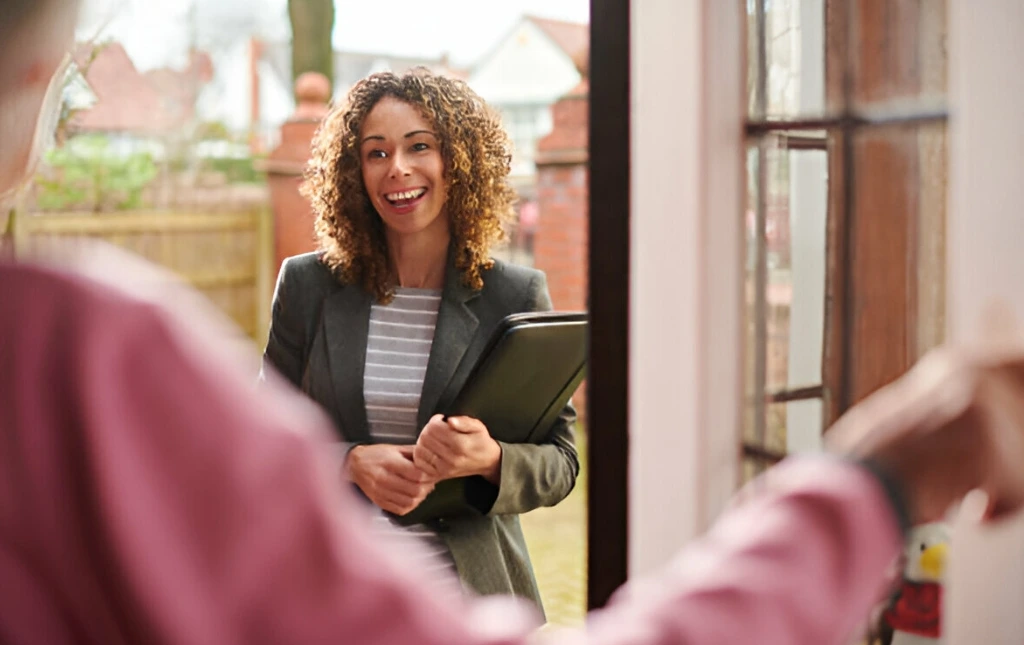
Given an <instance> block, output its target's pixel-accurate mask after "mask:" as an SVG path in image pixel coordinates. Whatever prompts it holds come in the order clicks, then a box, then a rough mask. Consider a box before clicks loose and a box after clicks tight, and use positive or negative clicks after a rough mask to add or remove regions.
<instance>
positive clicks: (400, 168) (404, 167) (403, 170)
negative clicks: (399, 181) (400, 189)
mask: <svg viewBox="0 0 1024 645" xmlns="http://www.w3.org/2000/svg"><path fill="white" fill-rule="evenodd" d="M408 174H409V164H408V163H407V160H406V158H405V155H403V154H402V153H401V152H396V153H395V154H394V155H392V157H391V176H392V177H401V176H404V175H408Z"/></svg>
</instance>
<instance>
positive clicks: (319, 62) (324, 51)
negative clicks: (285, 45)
mask: <svg viewBox="0 0 1024 645" xmlns="http://www.w3.org/2000/svg"><path fill="white" fill-rule="evenodd" d="M288 17H289V19H290V20H291V23H292V80H293V82H294V80H295V79H297V78H298V77H299V76H300V75H301V74H303V73H305V72H320V73H321V74H323V75H324V76H326V77H327V79H328V80H329V81H330V82H331V84H332V85H333V83H334V48H333V47H332V46H331V32H332V31H334V0H288Z"/></svg>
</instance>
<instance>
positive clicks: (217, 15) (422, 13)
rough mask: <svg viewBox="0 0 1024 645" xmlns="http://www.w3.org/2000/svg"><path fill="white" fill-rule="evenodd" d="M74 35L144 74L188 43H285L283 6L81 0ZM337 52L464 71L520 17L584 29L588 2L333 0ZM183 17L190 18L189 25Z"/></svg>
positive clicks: (265, 0) (180, 54)
mask: <svg viewBox="0 0 1024 645" xmlns="http://www.w3.org/2000/svg"><path fill="white" fill-rule="evenodd" d="M85 3H86V4H85V11H84V15H83V17H82V27H81V29H80V33H79V35H80V36H81V37H89V36H91V35H93V34H95V33H96V31H97V29H98V27H99V26H100V25H106V28H105V30H104V31H103V35H104V36H106V37H110V38H112V39H114V40H118V41H120V42H121V43H123V44H124V45H125V47H126V49H127V50H128V54H129V55H130V56H131V57H132V60H134V61H135V64H136V65H137V66H138V67H139V68H140V69H143V70H146V69H150V68H153V67H160V66H163V65H179V64H181V63H182V62H183V61H184V54H185V52H186V51H187V48H188V44H189V42H190V41H196V42H198V43H199V45H200V46H201V47H204V48H206V49H216V48H218V47H226V46H227V45H229V44H230V43H231V42H232V41H237V40H238V39H244V38H246V37H247V36H248V35H250V34H253V33H257V34H260V35H262V36H263V37H265V38H269V39H279V40H288V39H289V37H290V27H289V25H288V13H287V0H85ZM335 6H336V12H337V17H336V21H335V29H334V44H335V47H337V48H343V49H349V50H354V51H366V52H374V53H387V54H407V55H423V56H434V55H439V54H441V53H443V52H448V53H449V54H450V55H451V57H452V60H453V61H454V62H456V63H459V64H468V63H471V62H473V61H475V60H476V59H477V58H478V57H479V56H481V55H482V54H484V53H485V52H486V51H487V49H488V47H490V46H491V45H493V44H494V43H496V42H497V40H498V39H499V38H500V37H501V36H502V34H503V33H504V32H505V31H506V30H508V29H510V28H511V26H512V24H513V23H514V22H515V20H516V19H517V18H518V17H519V16H520V15H521V14H524V13H530V14H534V15H539V16H544V17H549V18H558V19H563V20H572V21H576V22H587V20H588V13H589V0H336V3H335ZM190 16H192V18H191V19H190Z"/></svg>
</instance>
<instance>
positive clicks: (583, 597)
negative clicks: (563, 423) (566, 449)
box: [521, 429, 587, 626]
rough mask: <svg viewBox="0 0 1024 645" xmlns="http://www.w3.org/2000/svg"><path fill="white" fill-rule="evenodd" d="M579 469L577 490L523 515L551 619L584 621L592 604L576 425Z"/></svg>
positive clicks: (581, 446) (582, 440)
mask: <svg viewBox="0 0 1024 645" xmlns="http://www.w3.org/2000/svg"><path fill="white" fill-rule="evenodd" d="M576 446H577V448H578V450H579V453H580V474H579V477H578V478H577V480H576V487H575V488H574V489H573V491H572V493H571V494H570V495H569V496H568V497H567V498H565V500H563V501H562V503H561V504H559V505H558V506H555V507H553V508H540V509H537V510H535V511H531V512H530V513H527V514H526V515H523V516H522V518H521V519H522V523H523V532H524V533H525V534H526V543H527V546H528V548H529V549H530V558H531V560H532V561H533V568H534V571H535V572H536V574H537V584H538V585H539V586H540V594H541V598H542V599H543V601H544V609H545V611H546V612H547V616H548V621H549V622H550V623H551V624H552V625H565V626H573V625H582V624H583V618H584V616H585V614H586V606H587V467H586V460H585V458H584V456H585V452H586V437H585V436H584V432H583V430H582V429H577V431H576Z"/></svg>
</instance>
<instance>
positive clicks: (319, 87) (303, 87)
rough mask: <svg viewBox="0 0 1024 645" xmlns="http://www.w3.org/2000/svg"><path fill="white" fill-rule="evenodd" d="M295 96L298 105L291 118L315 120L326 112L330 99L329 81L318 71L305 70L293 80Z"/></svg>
mask: <svg viewBox="0 0 1024 645" xmlns="http://www.w3.org/2000/svg"><path fill="white" fill-rule="evenodd" d="M295 98H296V101H297V102H298V105H297V106H296V108H295V114H293V115H292V120H293V121H295V120H306V119H309V120H316V121H319V120H320V119H322V118H324V116H325V115H326V114H327V102H328V101H330V99H331V82H330V81H329V80H328V79H327V77H326V76H324V75H323V74H321V73H320V72H305V73H304V74H301V75H300V76H299V78H297V79H296V80H295Z"/></svg>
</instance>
